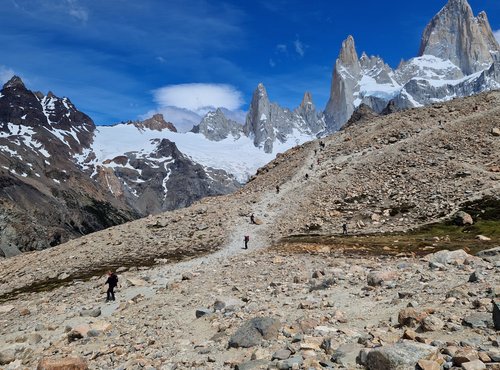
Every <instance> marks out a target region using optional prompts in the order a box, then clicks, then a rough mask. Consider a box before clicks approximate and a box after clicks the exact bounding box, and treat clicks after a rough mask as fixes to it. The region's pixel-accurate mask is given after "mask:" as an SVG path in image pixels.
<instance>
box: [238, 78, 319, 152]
mask: <svg viewBox="0 0 500 370" xmlns="http://www.w3.org/2000/svg"><path fill="white" fill-rule="evenodd" d="M323 130H324V121H323V118H322V116H321V115H319V114H317V113H316V111H315V108H314V104H313V103H312V98H311V95H310V94H308V93H306V94H305V96H304V99H303V101H302V104H301V105H300V106H299V107H298V108H297V109H296V110H295V111H293V112H292V111H290V110H288V109H286V108H282V107H280V106H279V105H278V104H275V103H271V102H270V101H269V97H268V95H267V91H266V88H265V87H264V85H263V84H262V83H260V84H259V85H258V86H257V89H255V91H254V93H253V96H252V102H251V103H250V109H249V111H248V114H247V118H246V122H245V125H244V126H243V132H244V134H245V135H246V136H248V137H250V138H252V139H253V142H254V144H255V146H257V147H259V148H263V150H264V151H265V152H266V153H272V152H273V145H274V143H275V142H276V141H279V142H282V143H284V142H286V141H287V140H296V137H297V136H300V135H309V136H314V135H316V134H318V133H319V132H321V131H323Z"/></svg>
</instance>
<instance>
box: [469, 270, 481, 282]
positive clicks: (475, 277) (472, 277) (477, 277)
mask: <svg viewBox="0 0 500 370" xmlns="http://www.w3.org/2000/svg"><path fill="white" fill-rule="evenodd" d="M483 280H484V275H483V274H482V272H481V271H479V270H476V271H474V272H473V273H472V274H470V276H469V283H478V282H480V281H483Z"/></svg>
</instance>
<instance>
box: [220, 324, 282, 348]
mask: <svg viewBox="0 0 500 370" xmlns="http://www.w3.org/2000/svg"><path fill="white" fill-rule="evenodd" d="M280 327H281V323H280V322H279V320H277V319H274V318H272V317H255V318H253V319H251V320H248V321H247V322H245V323H244V324H243V326H241V327H240V328H239V329H238V330H237V331H236V333H234V334H233V336H232V337H231V339H230V340H229V347H234V348H238V347H242V348H249V347H254V346H257V345H259V344H260V343H261V342H262V340H263V339H273V338H276V337H277V336H278V331H279V329H280Z"/></svg>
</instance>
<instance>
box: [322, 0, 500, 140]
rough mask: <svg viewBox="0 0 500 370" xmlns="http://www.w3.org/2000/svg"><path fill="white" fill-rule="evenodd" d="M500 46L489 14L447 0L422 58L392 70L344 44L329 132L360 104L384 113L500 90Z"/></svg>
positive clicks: (461, 0) (462, 0) (428, 31)
mask: <svg viewBox="0 0 500 370" xmlns="http://www.w3.org/2000/svg"><path fill="white" fill-rule="evenodd" d="M499 58H500V46H499V45H498V42H497V41H496V39H495V37H494V35H493V32H492V30H491V27H490V25H489V22H488V17H487V15H486V13H484V12H481V13H479V15H478V16H477V17H474V15H473V12H472V9H471V7H470V5H469V4H468V2H467V1H466V0H449V1H448V3H447V4H446V5H445V6H444V7H443V9H442V10H441V11H440V12H439V13H438V14H437V15H436V16H435V17H434V18H433V19H432V20H431V21H430V23H429V24H428V25H427V27H426V28H425V30H424V32H423V35H422V41H421V45H420V52H419V55H418V57H416V58H413V59H410V60H409V61H403V62H402V63H401V64H400V65H399V66H398V68H396V69H395V70H393V69H392V68H391V67H390V66H388V65H387V64H385V63H384V61H383V60H382V59H381V58H380V57H368V56H367V55H366V54H365V53H363V54H362V56H361V57H360V58H358V54H357V52H356V48H355V43H354V38H353V37H352V36H349V37H348V38H347V39H346V40H345V41H344V42H343V43H342V48H341V50H340V53H339V57H338V59H337V61H336V63H335V66H334V69H333V74H332V82H331V90H330V98H329V100H328V103H327V106H326V108H325V119H326V123H327V129H328V131H330V132H332V131H335V130H338V129H339V128H340V127H342V125H343V124H344V123H346V122H347V121H348V120H349V118H350V117H351V115H352V113H353V112H354V110H355V108H356V107H358V106H359V105H360V104H365V105H368V106H369V107H370V108H371V109H372V110H374V111H375V112H376V113H381V112H382V111H383V110H384V109H385V107H386V106H387V105H388V104H389V103H390V104H392V105H393V107H395V108H396V109H399V110H400V109H407V108H413V107H420V106H425V105H429V104H432V103H435V102H438V101H446V100H450V99H453V98H455V97H464V96H470V95H474V94H477V93H479V92H482V91H489V90H494V89H498V88H500V74H499V71H500V65H499V64H498V63H499V60H500V59H499Z"/></svg>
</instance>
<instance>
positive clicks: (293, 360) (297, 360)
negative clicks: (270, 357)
mask: <svg viewBox="0 0 500 370" xmlns="http://www.w3.org/2000/svg"><path fill="white" fill-rule="evenodd" d="M303 362H304V360H303V359H302V356H293V357H290V358H289V359H287V360H282V361H278V362H277V363H276V367H277V368H278V369H280V370H288V369H292V368H293V367H294V365H295V366H297V367H296V368H297V369H299V368H300V366H301V365H302V363H303Z"/></svg>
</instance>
